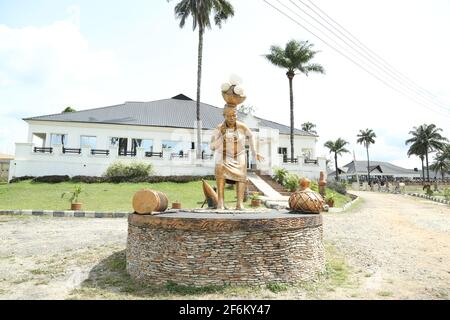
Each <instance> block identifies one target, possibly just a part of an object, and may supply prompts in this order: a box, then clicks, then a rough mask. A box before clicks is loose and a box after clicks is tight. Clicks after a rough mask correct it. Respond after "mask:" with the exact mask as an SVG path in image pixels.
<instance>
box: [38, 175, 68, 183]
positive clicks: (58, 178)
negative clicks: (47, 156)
mask: <svg viewBox="0 0 450 320" xmlns="http://www.w3.org/2000/svg"><path fill="white" fill-rule="evenodd" d="M67 181H70V177H69V176H67V175H65V176H42V177H36V178H34V179H33V180H32V182H41V183H60V182H67Z"/></svg>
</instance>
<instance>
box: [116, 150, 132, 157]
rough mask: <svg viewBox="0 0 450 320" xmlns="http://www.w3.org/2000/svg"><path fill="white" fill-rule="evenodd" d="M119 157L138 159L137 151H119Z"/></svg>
mask: <svg viewBox="0 0 450 320" xmlns="http://www.w3.org/2000/svg"><path fill="white" fill-rule="evenodd" d="M119 156H125V157H127V156H130V157H136V151H119Z"/></svg>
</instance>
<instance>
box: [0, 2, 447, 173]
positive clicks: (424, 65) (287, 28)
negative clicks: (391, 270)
mask: <svg viewBox="0 0 450 320" xmlns="http://www.w3.org/2000/svg"><path fill="white" fill-rule="evenodd" d="M280 1H281V2H282V3H284V4H286V5H288V6H290V7H291V8H294V9H295V7H293V4H292V2H290V1H289V0H280ZM295 1H298V0H295ZM231 2H232V3H233V5H234V7H235V11H236V15H235V17H234V18H232V19H231V20H230V21H229V22H227V23H225V24H224V26H223V28H222V29H221V30H219V29H217V28H213V30H210V31H208V32H207V34H206V36H205V47H204V68H203V85H202V101H203V102H206V103H210V104H214V105H217V106H221V105H223V101H222V98H221V96H220V91H219V90H220V85H221V83H223V82H225V81H227V80H228V77H229V75H230V74H231V73H236V74H239V75H240V76H241V77H242V78H243V80H244V88H245V89H246V93H247V96H248V98H247V102H246V103H247V104H250V105H253V106H254V107H256V109H257V112H256V115H257V116H260V117H263V118H267V119H270V120H273V121H277V122H280V123H284V124H289V95H288V82H287V79H286V76H285V71H284V70H282V69H279V68H276V67H274V66H272V65H270V64H269V63H268V62H267V61H265V60H264V58H263V57H262V55H263V54H264V53H267V52H268V50H269V47H270V46H271V45H272V44H279V45H284V44H285V43H286V42H287V41H288V40H290V39H298V40H310V41H311V42H312V43H314V44H315V49H317V50H320V51H321V52H320V53H318V54H317V56H316V59H315V62H317V63H321V64H322V65H323V66H324V67H325V69H326V75H310V76H309V77H305V76H302V75H298V76H296V77H295V79H294V99H295V116H296V118H295V119H296V121H295V125H296V126H297V127H299V126H300V124H301V123H303V122H306V121H311V122H313V123H316V124H317V129H318V132H319V135H320V140H319V143H318V147H319V154H324V155H327V156H329V155H328V154H327V150H326V149H325V148H323V144H324V143H325V141H327V140H330V139H333V140H335V139H337V138H338V137H342V138H344V139H346V140H347V141H349V142H350V146H349V149H350V150H355V153H356V156H357V159H358V160H364V159H365V150H364V148H363V147H362V146H360V145H357V144H356V134H357V133H358V131H359V129H365V128H372V129H374V131H375V132H376V133H377V135H378V138H377V140H376V144H375V145H374V146H372V147H371V153H372V156H371V158H372V159H374V160H385V161H392V162H393V163H396V164H399V165H403V166H406V167H418V166H420V162H419V161H418V159H416V158H411V159H408V158H407V156H406V150H407V148H406V147H405V146H404V141H405V140H406V139H407V138H408V132H409V131H410V130H411V129H412V127H413V126H418V125H420V124H422V123H424V122H425V123H435V124H436V125H438V126H439V127H441V128H442V129H444V134H445V135H446V136H447V137H450V125H449V123H450V110H449V109H450V87H449V85H448V84H449V83H450V62H449V59H448V57H449V56H450V44H449V42H448V41H447V39H448V30H450V19H449V17H450V2H449V1H446V0H433V1H419V0H413V1H406V0H397V1H387V0H379V1H369V0H367V1H356V0H341V1H339V2H336V1H331V0H317V1H315V2H314V3H315V4H316V5H318V6H319V7H320V8H321V9H322V10H324V11H325V12H327V14H329V15H330V16H331V17H332V18H333V19H335V20H337V21H338V22H339V23H340V24H341V25H343V26H345V27H346V28H347V29H348V30H349V31H351V32H352V33H353V34H354V35H356V36H357V37H358V39H359V40H361V41H362V42H364V43H365V44H366V45H367V46H368V47H369V48H370V49H372V50H374V51H375V52H376V53H377V54H379V55H380V56H381V57H383V58H384V59H385V60H387V61H388V62H389V63H390V64H391V65H392V66H394V67H395V68H396V69H397V70H399V71H401V72H402V73H403V74H405V75H407V76H408V78H410V79H412V80H413V81H414V82H416V83H417V84H419V85H420V86H421V87H423V88H425V89H427V90H428V91H429V92H431V93H432V94H433V95H435V96H436V97H437V98H438V99H439V100H440V101H441V102H442V103H443V105H444V108H439V107H436V106H433V105H428V104H427V105H426V107H423V106H420V105H418V104H417V103H415V102H413V101H411V100H409V99H407V98H405V97H404V96H402V95H400V94H398V93H397V92H395V91H393V90H391V89H389V88H387V87H386V86H384V85H383V84H382V83H380V82H379V81H378V80H376V79H374V78H373V77H371V76H370V75H368V74H367V73H365V72H364V71H362V70H361V69H359V68H358V67H357V66H355V65H354V64H352V63H351V62H349V61H348V60H346V59H345V58H343V57H342V56H340V55H339V54H338V53H336V52H335V51H333V50H332V49H331V48H329V47H328V46H327V45H326V44H325V43H323V42H322V41H321V40H320V39H317V38H316V37H315V36H313V35H311V34H310V33H308V32H306V31H305V30H304V29H302V28H301V27H299V26H298V25H296V24H295V23H293V22H292V21H290V20H288V19H287V18H286V17H284V16H282V15H280V14H279V13H278V12H276V11H274V10H273V9H272V8H271V7H269V6H268V5H267V4H266V3H264V1H262V0H246V1H233V0H231ZM269 2H271V3H273V4H274V5H278V6H279V4H278V3H277V0H269ZM175 3H176V1H172V2H171V3H167V2H166V1H164V0H158V1H155V0H153V1H149V0H145V1H144V0H142V1H138V0H136V1H127V2H125V1H103V0H96V1H66V0H58V1H51V0H41V1H31V0H28V1H24V0H22V1H20V0H18V1H2V0H0V153H13V152H14V142H24V141H26V136H27V133H26V130H27V126H26V124H25V122H24V121H22V120H21V118H22V117H28V116H34V115H42V114H52V113H58V112H60V111H61V110H62V109H63V108H64V107H65V106H67V105H72V106H74V107H75V108H76V109H78V110H81V109H88V108H95V107H102V106H107V105H113V104H118V103H122V102H124V101H151V100H158V99H165V98H168V97H171V96H174V95H176V94H178V93H181V92H182V93H185V94H186V95H188V96H191V97H192V98H194V97H195V84H196V59H197V56H196V49H197V33H196V32H192V29H191V25H190V21H189V22H188V24H187V25H186V27H185V28H184V29H180V28H179V27H178V22H177V21H176V20H175V19H174V14H173V7H174V5H175ZM297 4H300V3H299V2H297ZM446 108H448V109H446ZM430 109H431V110H430ZM351 158H352V156H351V155H350V154H349V155H345V156H344V157H343V158H342V160H340V162H341V161H342V164H344V163H345V162H347V161H350V160H351Z"/></svg>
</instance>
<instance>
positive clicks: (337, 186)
mask: <svg viewBox="0 0 450 320" xmlns="http://www.w3.org/2000/svg"><path fill="white" fill-rule="evenodd" d="M327 187H328V188H330V189H331V190H334V191H336V192H337V193H340V194H342V195H344V196H345V195H346V194H347V188H346V184H345V183H342V182H339V181H329V182H328V183H327Z"/></svg>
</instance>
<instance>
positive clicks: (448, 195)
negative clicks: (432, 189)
mask: <svg viewBox="0 0 450 320" xmlns="http://www.w3.org/2000/svg"><path fill="white" fill-rule="evenodd" d="M442 194H443V195H444V198H445V200H450V188H444V189H443V190H442Z"/></svg>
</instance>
